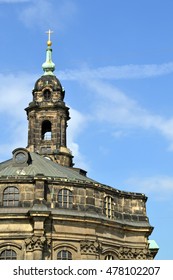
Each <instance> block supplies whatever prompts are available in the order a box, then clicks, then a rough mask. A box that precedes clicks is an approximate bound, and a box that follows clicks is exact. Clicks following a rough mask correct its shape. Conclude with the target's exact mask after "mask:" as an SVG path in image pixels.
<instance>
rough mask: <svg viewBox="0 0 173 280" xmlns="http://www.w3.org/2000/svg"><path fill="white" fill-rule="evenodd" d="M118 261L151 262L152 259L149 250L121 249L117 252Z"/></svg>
mask: <svg viewBox="0 0 173 280" xmlns="http://www.w3.org/2000/svg"><path fill="white" fill-rule="evenodd" d="M118 258H119V259H120V260H151V259H153V257H152V255H151V253H150V251H149V249H147V248H146V249H135V248H127V247H121V248H120V249H119V251H118Z"/></svg>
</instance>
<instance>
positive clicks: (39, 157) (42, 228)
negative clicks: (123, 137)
mask: <svg viewBox="0 0 173 280" xmlns="http://www.w3.org/2000/svg"><path fill="white" fill-rule="evenodd" d="M51 45H52V43H51V41H50V31H49V38H48V41H47V50H46V61H45V63H43V65H42V68H43V71H44V73H43V75H42V76H41V77H40V78H39V79H38V80H37V81H36V83H35V86H34V89H33V91H32V101H31V102H30V103H29V105H28V107H27V108H26V109H25V111H26V114H27V118H28V145H27V147H26V148H16V149H15V150H14V151H13V152H12V158H11V159H10V160H7V161H5V162H2V163H0V260H4V259H17V260H114V259H117V260H125V259H126V260H127V259H128V260H130V259H153V258H154V257H155V255H156V253H157V251H158V247H157V246H155V245H156V243H155V242H154V241H152V240H151V241H150V240H149V236H150V234H151V233H152V230H153V227H152V226H151V225H150V223H149V219H148V217H147V215H146V201H147V197H146V196H145V195H144V194H141V193H133V192H125V191H121V190H118V189H116V188H114V187H110V186H107V185H104V184H101V183H99V182H97V181H95V180H93V179H91V178H89V177H87V172H86V171H84V170H82V169H80V168H75V167H74V164H73V156H72V153H71V151H70V150H69V149H68V147H67V144H66V130H67V122H68V120H69V119H70V116H69V108H68V107H67V106H66V104H65V102H64V96H65V91H64V89H63V87H62V85H61V83H60V81H59V80H58V78H57V77H56V76H55V75H54V70H55V64H54V63H53V61H52V48H51Z"/></svg>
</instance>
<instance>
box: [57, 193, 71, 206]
mask: <svg viewBox="0 0 173 280" xmlns="http://www.w3.org/2000/svg"><path fill="white" fill-rule="evenodd" d="M58 204H59V207H61V208H72V205H73V194H72V192H71V191H70V190H68V189H62V190H60V191H59V193H58Z"/></svg>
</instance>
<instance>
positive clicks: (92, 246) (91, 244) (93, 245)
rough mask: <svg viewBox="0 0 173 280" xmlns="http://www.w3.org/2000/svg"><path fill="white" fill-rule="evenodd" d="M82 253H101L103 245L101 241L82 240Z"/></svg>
mask: <svg viewBox="0 0 173 280" xmlns="http://www.w3.org/2000/svg"><path fill="white" fill-rule="evenodd" d="M80 249H81V254H90V255H95V254H100V253H101V251H102V245H101V243H100V242H99V241H97V240H96V241H91V240H81V242H80Z"/></svg>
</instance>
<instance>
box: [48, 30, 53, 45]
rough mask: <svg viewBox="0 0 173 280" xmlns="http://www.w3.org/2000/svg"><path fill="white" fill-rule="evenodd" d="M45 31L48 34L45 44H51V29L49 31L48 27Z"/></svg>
mask: <svg viewBox="0 0 173 280" xmlns="http://www.w3.org/2000/svg"><path fill="white" fill-rule="evenodd" d="M46 33H47V34H48V41H47V45H48V46H51V45H52V42H51V40H50V35H51V34H52V33H53V31H51V30H50V29H49V30H48V31H46Z"/></svg>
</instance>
